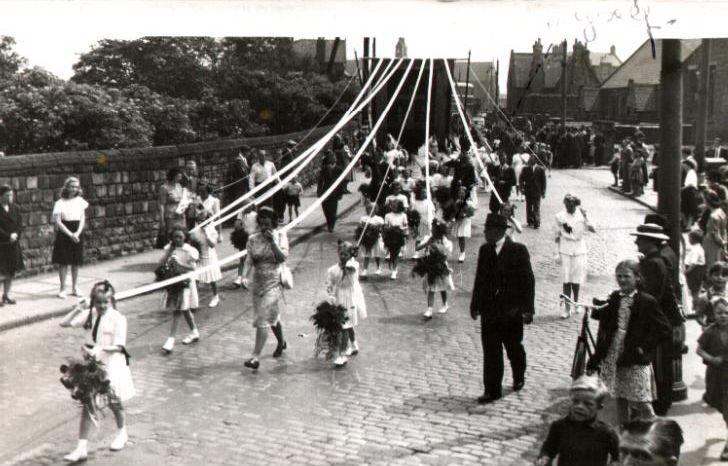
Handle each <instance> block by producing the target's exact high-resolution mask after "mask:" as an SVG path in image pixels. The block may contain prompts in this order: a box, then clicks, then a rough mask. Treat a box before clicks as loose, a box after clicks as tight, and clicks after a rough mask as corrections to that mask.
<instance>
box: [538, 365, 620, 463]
mask: <svg viewBox="0 0 728 466" xmlns="http://www.w3.org/2000/svg"><path fill="white" fill-rule="evenodd" d="M606 395H607V388H606V387H605V385H604V382H602V380H601V379H600V378H599V377H598V376H589V375H583V376H581V377H579V378H578V379H576V381H574V383H573V384H572V386H571V390H570V398H571V406H570V407H569V413H568V414H567V415H566V417H564V418H562V419H559V420H558V421H555V422H553V423H552V424H551V427H549V433H548V436H547V437H546V441H544V443H543V446H542V447H541V453H540V454H539V456H538V460H536V464H538V465H539V466H546V465H551V464H553V460H554V458H557V457H558V460H557V462H556V464H557V465H558V466H606V465H608V464H611V462H614V461H618V459H619V437H618V436H617V433H616V432H615V431H614V429H612V428H611V427H610V426H609V425H607V424H605V423H604V422H602V421H600V420H598V419H597V413H598V412H599V410H600V409H602V407H603V406H604V398H605V397H606Z"/></svg>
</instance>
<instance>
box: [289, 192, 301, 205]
mask: <svg viewBox="0 0 728 466" xmlns="http://www.w3.org/2000/svg"><path fill="white" fill-rule="evenodd" d="M286 205H289V206H293V207H301V196H299V195H298V194H296V195H291V194H286Z"/></svg>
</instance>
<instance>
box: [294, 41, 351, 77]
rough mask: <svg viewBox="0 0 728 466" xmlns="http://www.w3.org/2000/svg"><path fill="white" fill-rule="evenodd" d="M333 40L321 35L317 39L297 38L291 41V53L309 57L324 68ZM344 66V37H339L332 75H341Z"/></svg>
mask: <svg viewBox="0 0 728 466" xmlns="http://www.w3.org/2000/svg"><path fill="white" fill-rule="evenodd" d="M334 42H335V40H332V39H324V38H322V37H319V38H318V39H297V40H294V41H293V46H292V48H293V54H294V55H295V56H296V57H298V58H300V59H309V60H311V61H313V63H316V64H317V65H318V66H319V67H321V69H323V70H325V69H327V67H328V64H329V59H330V58H331V51H332V50H333V48H334ZM345 66H346V39H339V44H338V45H337V47H336V53H335V54H334V60H333V65H332V69H331V71H332V73H333V74H334V75H341V74H343V73H344V69H345Z"/></svg>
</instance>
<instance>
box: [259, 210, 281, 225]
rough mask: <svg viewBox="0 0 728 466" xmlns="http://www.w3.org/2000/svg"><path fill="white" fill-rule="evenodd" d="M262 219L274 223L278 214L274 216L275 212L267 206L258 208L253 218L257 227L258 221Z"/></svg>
mask: <svg viewBox="0 0 728 466" xmlns="http://www.w3.org/2000/svg"><path fill="white" fill-rule="evenodd" d="M264 218H267V219H270V220H274V221H275V220H278V214H276V212H275V210H273V209H271V208H270V207H268V206H264V207H260V208H258V215H257V216H256V217H255V219H256V220H257V222H258V225H260V221H261V220H262V219H264Z"/></svg>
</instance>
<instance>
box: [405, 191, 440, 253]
mask: <svg viewBox="0 0 728 466" xmlns="http://www.w3.org/2000/svg"><path fill="white" fill-rule="evenodd" d="M412 210H414V211H416V212H417V213H418V214H419V215H420V223H419V225H417V230H416V231H413V232H412V235H411V236H412V237H413V239H414V242H415V247H413V249H414V253H413V254H412V258H414V259H417V258H418V257H419V256H420V252H419V251H418V250H417V247H416V246H417V243H420V242H422V240H423V239H424V238H425V236H428V235H429V234H430V227H431V223H430V222H428V221H427V219H428V218H430V215H432V216H433V217H434V215H435V204H433V203H432V201H431V200H429V199H427V188H426V186H425V182H424V180H419V181H418V182H417V184H416V185H415V188H414V200H413V201H412Z"/></svg>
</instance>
